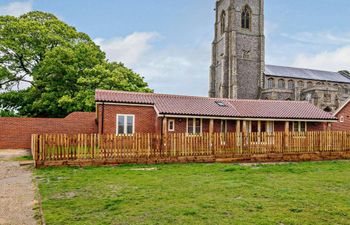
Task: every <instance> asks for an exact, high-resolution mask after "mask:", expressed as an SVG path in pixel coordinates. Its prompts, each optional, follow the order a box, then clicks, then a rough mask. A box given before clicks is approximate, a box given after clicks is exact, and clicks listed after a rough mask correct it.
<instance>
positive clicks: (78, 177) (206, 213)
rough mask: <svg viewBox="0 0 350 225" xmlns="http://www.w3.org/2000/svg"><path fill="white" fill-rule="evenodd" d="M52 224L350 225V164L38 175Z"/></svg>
mask: <svg viewBox="0 0 350 225" xmlns="http://www.w3.org/2000/svg"><path fill="white" fill-rule="evenodd" d="M36 175H37V179H38V184H39V191H40V193H41V195H42V206H43V212H44V216H45V220H46V222H47V224H162V225H163V224H285V225H287V224H350V161H336V162H310V163H293V164H278V165H248V166H247V165H244V166H243V165H232V164H182V165H180V164H172V165H144V166H142V165H128V166H119V167H98V168H96V167H88V168H47V169H39V170H36Z"/></svg>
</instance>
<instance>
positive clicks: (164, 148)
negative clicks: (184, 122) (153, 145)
mask: <svg viewBox="0 0 350 225" xmlns="http://www.w3.org/2000/svg"><path fill="white" fill-rule="evenodd" d="M162 133H163V137H162V138H163V145H162V149H161V150H162V151H161V152H162V155H163V156H164V155H165V154H166V152H167V142H168V118H166V117H164V118H163V132H162Z"/></svg>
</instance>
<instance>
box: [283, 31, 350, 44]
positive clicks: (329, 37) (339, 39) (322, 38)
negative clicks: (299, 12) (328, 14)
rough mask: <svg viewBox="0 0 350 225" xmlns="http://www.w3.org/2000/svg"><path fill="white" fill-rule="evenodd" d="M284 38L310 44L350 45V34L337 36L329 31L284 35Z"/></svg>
mask: <svg viewBox="0 0 350 225" xmlns="http://www.w3.org/2000/svg"><path fill="white" fill-rule="evenodd" d="M282 36H284V37H286V38H289V39H292V40H295V41H299V42H304V43H309V44H326V45H344V44H350V33H345V34H342V35H335V34H334V33H332V32H329V31H322V32H316V33H311V32H300V33H296V34H292V35H291V34H286V33H283V34H282Z"/></svg>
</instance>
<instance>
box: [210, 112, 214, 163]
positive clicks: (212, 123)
mask: <svg viewBox="0 0 350 225" xmlns="http://www.w3.org/2000/svg"><path fill="white" fill-rule="evenodd" d="M213 134H214V119H210V121H209V150H210V152H211V154H212V155H213V156H215V148H214V146H213V145H214V143H213Z"/></svg>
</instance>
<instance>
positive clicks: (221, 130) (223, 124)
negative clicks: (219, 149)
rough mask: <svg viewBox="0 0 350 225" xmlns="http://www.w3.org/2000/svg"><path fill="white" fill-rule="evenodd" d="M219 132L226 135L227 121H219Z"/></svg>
mask: <svg viewBox="0 0 350 225" xmlns="http://www.w3.org/2000/svg"><path fill="white" fill-rule="evenodd" d="M220 132H221V133H227V120H221V125H220Z"/></svg>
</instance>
